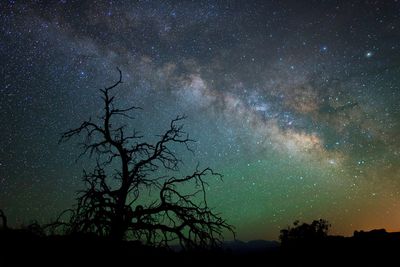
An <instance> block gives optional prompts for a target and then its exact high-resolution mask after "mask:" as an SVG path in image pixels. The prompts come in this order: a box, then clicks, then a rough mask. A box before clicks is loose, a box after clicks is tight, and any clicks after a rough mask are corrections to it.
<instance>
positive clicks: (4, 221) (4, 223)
mask: <svg viewBox="0 0 400 267" xmlns="http://www.w3.org/2000/svg"><path fill="white" fill-rule="evenodd" d="M0 219H1V228H0V229H8V224H7V216H6V215H5V214H4V211H3V210H0Z"/></svg>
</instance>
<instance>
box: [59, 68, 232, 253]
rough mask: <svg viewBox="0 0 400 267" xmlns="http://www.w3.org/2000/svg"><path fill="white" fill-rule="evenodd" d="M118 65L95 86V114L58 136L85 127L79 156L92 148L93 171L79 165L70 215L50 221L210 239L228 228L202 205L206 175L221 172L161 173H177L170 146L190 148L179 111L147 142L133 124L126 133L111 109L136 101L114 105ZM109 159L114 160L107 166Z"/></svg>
mask: <svg viewBox="0 0 400 267" xmlns="http://www.w3.org/2000/svg"><path fill="white" fill-rule="evenodd" d="M118 72H119V80H118V81H117V82H116V83H114V84H113V85H111V86H110V87H107V88H105V89H101V90H100V91H101V94H102V99H103V101H104V110H103V114H102V116H101V117H99V119H100V122H94V121H92V120H91V119H89V120H87V121H84V122H83V123H82V124H81V125H80V126H79V127H78V128H76V129H72V130H69V131H67V132H65V133H64V134H63V135H62V137H61V140H60V141H61V142H65V141H68V140H70V139H71V138H72V137H75V136H79V135H84V136H85V137H86V138H85V139H84V142H83V143H82V146H83V152H82V154H81V156H82V155H85V154H88V155H89V156H95V158H96V162H97V164H96V167H95V168H94V170H93V171H92V172H89V173H88V172H84V176H83V180H84V182H85V183H86V188H85V189H84V190H83V191H81V192H80V195H79V197H78V199H77V200H78V203H77V205H76V207H75V208H73V209H71V210H69V211H70V212H72V214H71V216H70V219H69V221H68V222H67V223H62V222H61V221H62V220H61V219H60V218H61V217H60V218H59V220H58V223H56V225H58V226H60V225H64V226H67V229H68V230H69V231H72V232H87V233H95V234H97V235H99V236H106V237H110V238H112V239H116V240H121V239H124V238H133V239H137V240H141V241H142V242H145V243H146V244H151V245H166V246H168V244H170V243H171V242H176V241H179V242H180V244H181V245H182V246H183V247H185V248H188V247H197V246H202V247H204V246H213V245H217V244H218V243H220V242H221V240H222V239H223V234H224V231H227V232H231V233H232V234H234V231H233V227H232V226H231V225H229V224H227V223H226V221H225V220H224V219H223V218H222V217H220V215H219V214H217V213H214V212H213V211H212V210H211V209H210V208H209V207H208V205H207V199H206V189H205V187H206V186H207V183H206V181H205V178H206V176H213V177H217V178H220V177H221V175H220V174H218V173H215V172H214V171H213V170H212V169H210V168H205V169H202V170H199V169H198V168H196V170H195V171H194V172H193V173H192V174H190V175H187V176H184V177H176V176H165V175H167V174H171V173H176V174H179V168H180V165H181V163H182V161H181V159H180V158H178V156H177V155H176V152H175V150H174V148H175V146H177V145H183V146H184V147H185V148H186V149H188V150H189V151H191V148H190V146H189V144H190V143H191V142H193V140H191V139H190V138H189V135H188V134H187V133H185V132H184V131H183V125H181V124H180V123H181V122H182V120H184V119H185V117H183V116H182V117H181V116H178V117H176V118H175V119H173V120H172V121H171V123H170V125H169V129H167V130H166V131H165V132H164V133H163V134H162V135H159V136H158V141H156V142H154V143H150V142H146V141H143V139H144V136H143V135H142V134H140V133H139V132H137V131H136V130H132V131H130V132H131V133H130V134H127V133H126V132H127V131H128V127H127V126H126V125H121V126H118V127H117V126H114V125H115V124H114V123H115V119H117V117H124V118H127V119H128V120H131V119H133V117H132V116H131V113H132V112H133V111H136V110H139V109H140V108H138V107H135V106H132V107H128V108H118V107H116V106H115V104H114V103H115V95H114V94H112V90H114V89H115V88H116V87H117V86H118V85H120V84H121V83H122V73H121V71H120V70H119V69H118ZM115 164H118V165H119V167H118V168H117V169H116V170H114V171H110V169H112V167H114V166H115ZM109 172H111V173H110V174H109ZM184 184H189V185H192V186H193V191H191V192H187V188H186V187H185V190H184V191H185V193H183V192H182V190H181V189H180V186H182V185H184ZM150 191H151V192H152V193H150V194H149V192H150ZM155 192H156V193H155ZM145 194H147V196H150V197H151V198H152V199H151V201H150V202H143V201H142V200H141V199H142V197H143V195H145ZM146 203H147V204H146Z"/></svg>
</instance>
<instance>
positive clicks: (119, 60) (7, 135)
mask: <svg viewBox="0 0 400 267" xmlns="http://www.w3.org/2000/svg"><path fill="white" fill-rule="evenodd" d="M23 2H25V3H23ZM28 2H30V1H1V3H0V20H1V24H0V25H1V29H0V70H1V80H0V121H1V131H0V208H1V209H4V211H5V213H6V214H7V215H8V217H9V223H10V224H11V225H14V226H19V225H21V224H23V223H24V224H27V223H29V222H30V221H31V220H33V219H37V220H38V221H39V222H48V221H49V220H50V219H54V218H55V216H56V215H57V214H58V213H59V212H61V211H62V210H63V209H66V208H69V207H70V206H71V205H72V204H73V203H74V198H75V197H76V195H75V191H76V190H78V189H80V188H82V186H83V184H82V183H81V180H80V179H81V174H82V169H83V168H84V167H86V168H90V166H92V163H93V160H91V159H88V158H83V159H81V160H80V161H78V162H75V159H76V158H77V156H78V155H79V153H80V152H81V150H80V148H79V147H78V146H76V145H75V142H71V143H68V144H61V145H59V144H58V140H59V138H60V135H61V133H62V132H64V131H66V130H68V129H70V128H73V127H77V126H79V125H80V123H81V122H82V121H83V120H85V119H88V118H89V117H91V116H92V117H93V118H95V117H96V115H99V114H100V112H101V110H102V108H103V106H102V102H101V99H100V94H99V92H98V89H100V88H104V87H106V86H109V85H111V84H112V83H113V82H115V81H116V80H117V79H118V72H117V70H116V68H117V67H119V68H120V69H121V70H122V72H123V82H124V83H123V84H122V85H121V86H120V87H118V89H117V90H116V94H117V97H118V100H117V101H119V103H120V104H121V106H128V105H136V106H140V107H142V108H143V111H138V112H136V113H135V117H136V120H135V121H133V122H132V127H135V128H137V129H138V130H141V131H142V132H143V133H145V134H146V135H147V136H149V137H150V138H153V136H154V135H156V134H160V133H163V131H165V129H168V126H169V122H170V119H173V118H175V117H176V115H182V114H185V115H187V117H188V118H187V120H186V121H185V129H186V130H187V132H189V133H190V136H191V138H193V139H196V140H197V142H196V144H195V146H194V148H195V155H194V156H192V155H191V154H188V155H189V156H190V157H189V156H188V157H187V156H186V154H185V153H183V156H184V158H185V159H186V160H185V165H184V166H183V167H182V171H181V172H182V175H184V174H186V173H187V172H188V171H193V169H194V168H195V166H196V164H197V163H198V162H199V163H200V167H207V166H210V167H212V168H213V169H214V170H215V171H218V172H220V173H222V174H223V175H224V178H223V182H221V181H219V180H215V179H214V180H215V181H214V180H211V181H210V187H209V188H208V189H207V192H208V197H209V205H210V206H212V207H214V208H215V211H218V212H221V213H222V216H223V217H225V218H226V219H227V220H228V222H229V223H231V224H233V225H234V226H236V231H237V237H238V238H239V239H241V240H250V239H277V237H278V234H279V230H280V229H281V228H283V227H286V226H287V225H289V224H291V223H292V222H293V221H294V220H297V219H298V220H301V221H310V220H313V219H318V218H325V219H327V220H329V221H330V222H331V223H332V225H333V228H332V232H333V233H334V234H343V235H349V234H352V232H353V231H354V230H360V229H364V230H367V229H372V228H386V229H387V230H389V231H399V230H400V105H399V103H400V1H397V0H393V1H392V0H387V1H378V0H376V1H333V0H332V1H322V0H321V1H316V0H315V1H182V2H178V1H125V2H124V1H81V2H79V1H68V0H61V1H32V2H36V3H28ZM46 2H52V4H48V3H46ZM133 2H134V3H133ZM153 139H154V138H153ZM75 141H76V142H78V141H79V139H77V140H75Z"/></svg>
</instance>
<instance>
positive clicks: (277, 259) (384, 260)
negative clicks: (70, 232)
mask: <svg viewBox="0 0 400 267" xmlns="http://www.w3.org/2000/svg"><path fill="white" fill-rule="evenodd" d="M399 253H400V237H399V235H398V234H396V233H395V234H389V233H386V232H383V231H375V232H367V233H358V234H355V236H353V237H349V238H344V237H338V236H329V237H327V238H326V239H324V240H319V241H312V242H304V241H299V242H293V243H292V244H290V245H287V246H285V247H281V246H271V247H269V248H264V249H260V248H257V247H254V246H253V247H252V248H251V249H248V247H247V248H241V247H240V246H239V247H237V246H236V247H234V248H233V249H232V246H226V248H224V249H220V250H213V251H191V252H171V251H167V250H163V249H155V248H151V247H146V246H142V245H140V244H139V243H137V242H112V241H109V240H104V239H100V238H97V237H94V236H83V235H74V236H38V235H35V234H33V233H31V232H29V231H26V230H7V231H5V230H3V231H0V256H1V257H0V266H1V267H3V266H154V265H160V266H348V265H353V266H354V265H355V266H363V265H364V266H397V265H398V261H399V259H398V256H397V255H399Z"/></svg>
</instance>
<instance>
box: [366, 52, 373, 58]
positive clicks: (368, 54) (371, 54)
mask: <svg viewBox="0 0 400 267" xmlns="http://www.w3.org/2000/svg"><path fill="white" fill-rule="evenodd" d="M373 55H374V53H372V52H371V51H368V52H367V53H365V57H366V58H371V57H372V56H373Z"/></svg>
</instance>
